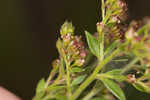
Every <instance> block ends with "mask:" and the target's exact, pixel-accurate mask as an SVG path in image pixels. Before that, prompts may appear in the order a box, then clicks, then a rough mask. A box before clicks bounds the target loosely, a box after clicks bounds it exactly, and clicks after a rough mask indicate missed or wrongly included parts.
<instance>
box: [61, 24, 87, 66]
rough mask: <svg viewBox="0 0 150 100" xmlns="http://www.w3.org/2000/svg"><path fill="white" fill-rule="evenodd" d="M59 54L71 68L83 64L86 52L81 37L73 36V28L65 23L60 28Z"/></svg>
mask: <svg viewBox="0 0 150 100" xmlns="http://www.w3.org/2000/svg"><path fill="white" fill-rule="evenodd" d="M60 32H61V45H62V46H61V52H62V53H63V56H65V57H66V58H65V59H67V61H68V62H70V63H71V64H73V66H82V65H83V64H84V62H85V57H86V54H87V51H86V49H85V46H84V43H83V41H82V39H81V38H82V37H81V36H75V35H74V26H73V25H72V23H70V22H65V23H64V24H63V25H62V27H61V31H60Z"/></svg>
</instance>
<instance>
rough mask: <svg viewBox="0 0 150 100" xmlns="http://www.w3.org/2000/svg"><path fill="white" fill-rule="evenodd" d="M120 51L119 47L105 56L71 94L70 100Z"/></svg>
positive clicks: (77, 95)
mask: <svg viewBox="0 0 150 100" xmlns="http://www.w3.org/2000/svg"><path fill="white" fill-rule="evenodd" d="M119 52H120V48H118V49H116V50H115V51H114V52H113V53H112V54H111V55H110V56H108V57H107V58H105V59H104V60H103V61H101V62H100V63H99V64H98V66H97V67H96V69H95V70H94V72H93V73H92V74H91V76H89V77H88V78H87V79H86V80H85V81H84V82H83V83H82V84H81V85H80V86H79V88H78V89H77V90H76V91H75V92H74V94H73V95H72V100H75V99H77V98H78V97H79V95H80V94H81V92H82V91H83V90H84V89H85V88H86V87H87V86H88V85H89V84H90V83H91V82H92V81H93V80H94V79H95V78H96V75H97V74H98V72H99V71H100V70H101V69H102V68H103V67H104V66H105V65H106V64H107V63H108V62H110V60H112V59H113V58H114V57H115V56H116V55H117V54H118V53H119Z"/></svg>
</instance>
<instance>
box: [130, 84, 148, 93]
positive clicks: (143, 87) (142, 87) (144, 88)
mask: <svg viewBox="0 0 150 100" xmlns="http://www.w3.org/2000/svg"><path fill="white" fill-rule="evenodd" d="M133 86H134V87H135V88H136V89H137V90H139V91H141V92H146V93H150V87H148V86H147V85H145V84H144V83H143V82H140V81H139V82H136V83H134V84H133Z"/></svg>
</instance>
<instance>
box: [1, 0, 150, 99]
mask: <svg viewBox="0 0 150 100" xmlns="http://www.w3.org/2000/svg"><path fill="white" fill-rule="evenodd" d="M126 1H127V3H128V6H129V16H130V17H129V18H130V19H135V18H136V19H139V18H142V17H144V16H150V5H149V4H150V0H126ZM99 16H100V0H8V1H7V0H6V1H2V3H1V9H0V85H1V86H4V87H5V88H7V89H9V90H10V91H12V92H14V93H16V94H17V95H18V96H20V97H22V98H23V99H24V100H31V97H32V96H33V95H34V91H35V87H36V83H37V82H38V80H39V79H41V78H42V77H47V75H48V73H49V71H50V67H49V66H50V65H51V62H52V60H53V59H55V58H57V51H56V48H55V42H56V40H57V37H58V33H59V28H60V26H61V24H63V22H64V21H65V20H69V21H72V22H73V23H74V25H75V26H76V29H77V30H76V32H77V33H78V34H80V33H83V31H84V30H85V29H87V30H88V31H90V32H95V30H96V29H95V24H96V22H97V21H98V20H100V17H99ZM129 88H130V87H128V88H127V89H126V90H128V89H129ZM126 96H127V97H128V99H127V100H149V98H150V95H148V94H144V93H143V94H141V93H140V92H137V91H135V89H133V88H131V90H130V91H129V92H127V93H126Z"/></svg>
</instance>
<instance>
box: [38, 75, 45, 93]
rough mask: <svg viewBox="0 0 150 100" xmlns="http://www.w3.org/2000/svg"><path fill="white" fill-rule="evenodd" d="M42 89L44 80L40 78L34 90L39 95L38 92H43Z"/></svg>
mask: <svg viewBox="0 0 150 100" xmlns="http://www.w3.org/2000/svg"><path fill="white" fill-rule="evenodd" d="M44 88H45V80H44V78H42V79H41V80H40V81H39V82H38V85H37V88H36V93H40V92H42V91H44Z"/></svg>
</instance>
